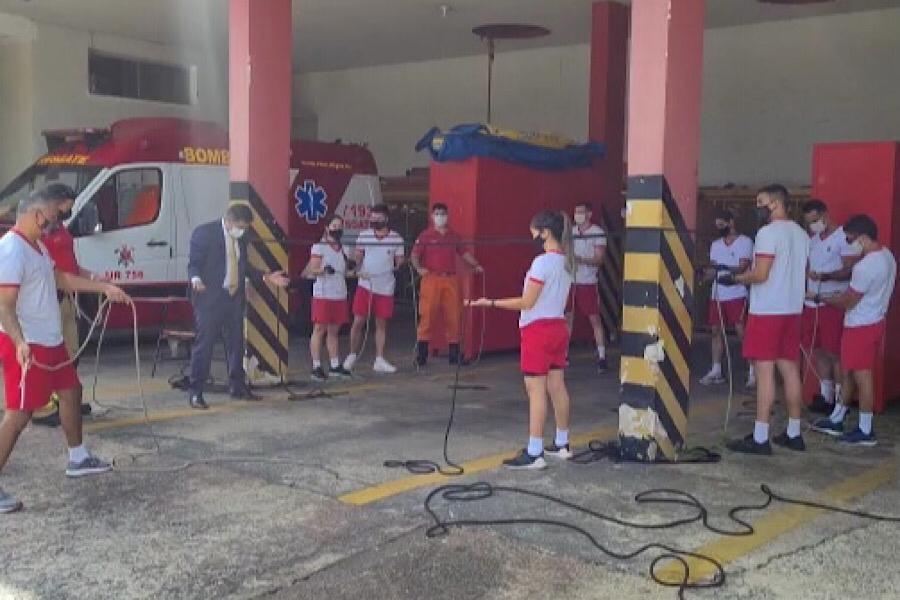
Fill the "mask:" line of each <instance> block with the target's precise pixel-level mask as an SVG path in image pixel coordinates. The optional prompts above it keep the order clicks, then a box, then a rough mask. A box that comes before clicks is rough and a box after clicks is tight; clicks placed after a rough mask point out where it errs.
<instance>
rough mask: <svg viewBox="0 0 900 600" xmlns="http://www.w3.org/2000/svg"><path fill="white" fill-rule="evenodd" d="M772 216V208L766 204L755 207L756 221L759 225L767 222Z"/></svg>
mask: <svg viewBox="0 0 900 600" xmlns="http://www.w3.org/2000/svg"><path fill="white" fill-rule="evenodd" d="M771 218H772V209H771V208H769V207H768V206H757V207H756V221H757V222H758V223H759V224H760V225H765V224H767V223H768V222H769V219H771Z"/></svg>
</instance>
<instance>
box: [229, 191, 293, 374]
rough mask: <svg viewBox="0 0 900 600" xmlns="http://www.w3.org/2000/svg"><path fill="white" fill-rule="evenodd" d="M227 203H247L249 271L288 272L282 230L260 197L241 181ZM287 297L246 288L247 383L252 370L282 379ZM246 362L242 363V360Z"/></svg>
mask: <svg viewBox="0 0 900 600" xmlns="http://www.w3.org/2000/svg"><path fill="white" fill-rule="evenodd" d="M231 201H232V202H241V203H244V204H248V205H249V206H250V208H251V209H252V210H253V217H254V218H253V225H252V230H253V235H252V237H251V240H250V243H249V244H248V246H247V253H248V259H249V264H250V266H251V267H252V268H254V269H256V270H258V271H262V272H263V273H268V272H271V271H284V272H285V273H287V272H289V271H288V253H287V249H286V247H285V244H284V240H285V239H286V237H287V236H286V235H285V232H284V230H283V229H282V228H281V226H280V225H279V224H278V222H277V221H276V220H275V219H274V217H273V216H272V213H271V212H270V211H269V209H268V207H267V206H266V205H265V203H264V202H263V201H262V198H260V197H259V195H258V194H257V193H256V191H255V190H254V189H253V186H252V185H251V184H249V183H245V182H232V184H231ZM288 325H289V312H288V294H286V293H279V292H278V291H277V290H276V289H275V288H272V287H269V286H268V285H266V284H265V283H262V282H251V285H250V286H249V287H248V298H247V312H246V317H245V320H244V332H245V334H246V344H247V347H246V353H247V358H248V360H249V364H250V365H251V366H252V365H254V362H255V363H256V364H255V369H248V376H249V377H250V380H251V381H254V380H255V379H258V378H257V377H254V373H253V372H251V371H253V370H257V371H262V372H263V373H266V374H268V375H269V376H275V377H277V378H278V379H280V380H284V379H285V378H286V374H287V368H288ZM245 362H246V361H245Z"/></svg>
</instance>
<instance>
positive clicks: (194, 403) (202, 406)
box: [188, 394, 209, 410]
mask: <svg viewBox="0 0 900 600" xmlns="http://www.w3.org/2000/svg"><path fill="white" fill-rule="evenodd" d="M188 403H189V404H190V405H191V408H196V409H198V410H206V409H207V408H209V405H208V404H207V403H206V400H204V399H203V396H201V395H200V394H195V395H193V396H191V399H190V400H189V402H188Z"/></svg>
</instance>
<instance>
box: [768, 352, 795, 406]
mask: <svg viewBox="0 0 900 600" xmlns="http://www.w3.org/2000/svg"><path fill="white" fill-rule="evenodd" d="M776 364H777V365H778V372H779V373H781V379H782V380H784V396H785V402H786V403H787V411H788V416H789V417H790V418H792V419H799V418H800V417H801V416H802V414H803V383H802V381H801V379H800V367H799V366H798V365H797V361H794V360H779V361H777V363H776ZM774 383H775V377H774V373H773V377H772V384H773V393H774ZM770 408H771V407H770Z"/></svg>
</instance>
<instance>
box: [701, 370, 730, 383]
mask: <svg viewBox="0 0 900 600" xmlns="http://www.w3.org/2000/svg"><path fill="white" fill-rule="evenodd" d="M723 383H725V378H724V377H722V374H721V373H718V372H716V371H710V372H709V373H707V374H706V375H704V376H703V377H701V378H700V385H721V384H723Z"/></svg>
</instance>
